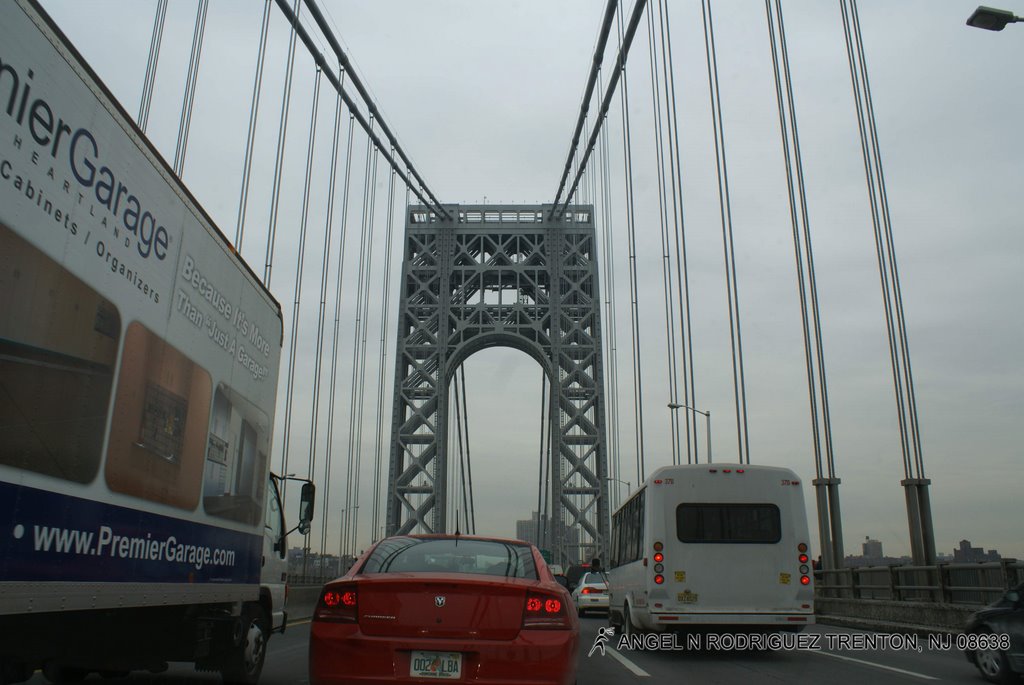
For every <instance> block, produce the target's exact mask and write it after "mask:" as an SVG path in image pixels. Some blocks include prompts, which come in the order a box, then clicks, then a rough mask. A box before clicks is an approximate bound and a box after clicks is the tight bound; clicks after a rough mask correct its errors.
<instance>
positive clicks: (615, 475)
mask: <svg viewBox="0 0 1024 685" xmlns="http://www.w3.org/2000/svg"><path fill="white" fill-rule="evenodd" d="M601 87H602V86H601V85H598V88H601ZM600 143H601V144H600V147H599V148H598V160H599V162H600V165H601V239H602V243H603V249H602V254H603V257H604V259H603V260H602V261H603V268H604V274H605V279H604V280H605V283H604V308H605V326H604V330H605V331H606V332H607V336H606V338H605V346H604V347H605V351H606V353H607V357H608V362H607V363H606V365H605V368H606V369H608V375H607V377H608V389H609V392H608V393H607V397H609V403H608V409H609V413H610V415H611V421H610V428H611V431H610V439H609V448H610V449H609V452H610V454H611V455H612V458H611V460H610V463H609V471H610V472H611V473H610V476H611V478H612V479H613V482H614V481H617V480H618V479H619V468H620V466H619V462H620V459H619V455H620V450H619V381H618V378H619V370H618V369H619V365H618V350H617V332H616V308H615V261H614V259H613V258H612V254H613V253H612V242H611V240H612V238H611V235H612V232H611V225H610V222H611V216H612V209H611V160H610V155H609V152H608V130H607V128H606V127H604V126H602V127H601V140H600ZM615 492H616V494H617V493H618V486H617V485H616V486H615ZM612 505H613V507H612V508H614V507H616V506H618V497H616V500H615V501H614V502H613V503H612Z"/></svg>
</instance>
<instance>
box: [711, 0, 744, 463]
mask: <svg viewBox="0 0 1024 685" xmlns="http://www.w3.org/2000/svg"><path fill="white" fill-rule="evenodd" d="M701 7H702V11H703V16H704V51H705V55H706V57H707V67H708V91H709V96H710V99H711V120H712V127H713V129H714V134H715V166H716V169H717V172H718V204H719V212H720V213H721V217H722V251H723V258H724V262H725V284H726V294H727V295H728V298H729V337H730V340H731V342H732V377H733V395H734V397H735V400H736V439H737V448H738V454H739V462H740V463H741V464H742V463H747V464H749V463H750V440H749V435H748V433H747V390H746V381H745V378H744V373H743V335H742V331H741V328H740V298H739V282H738V280H737V278H736V249H735V242H734V237H733V230H732V203H731V201H730V198H729V168H728V164H727V161H726V151H725V124H724V121H723V118H722V101H721V96H720V91H719V87H718V55H717V51H716V49H715V28H714V18H713V17H712V13H711V5H710V2H709V1H708V0H702V1H701Z"/></svg>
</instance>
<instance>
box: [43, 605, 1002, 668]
mask: <svg viewBox="0 0 1024 685" xmlns="http://www.w3.org/2000/svg"><path fill="white" fill-rule="evenodd" d="M581 622H582V625H583V629H582V634H581V636H580V655H579V670H578V682H579V684H580V685H612V684H614V685H620V684H622V683H635V684H636V685H648V684H649V685H654V684H655V683H672V684H673V685H675V684H677V683H716V684H722V685H741V684H742V685H748V684H749V683H779V684H784V683H801V684H805V683H813V684H827V685H860V684H861V683H871V685H887V684H888V683H894V684H901V683H918V684H921V685H924V684H927V683H940V682H942V683H973V684H974V685H978V684H980V683H983V682H984V681H983V680H982V679H981V677H980V676H979V675H978V671H977V670H976V669H975V668H974V666H972V665H971V664H969V663H968V662H967V660H966V659H965V658H964V656H963V654H962V653H960V652H959V651H956V650H955V649H952V650H949V651H942V650H929V648H928V641H927V639H926V638H921V643H920V647H921V651H920V652H918V651H916V650H913V649H902V650H891V649H886V650H881V649H874V650H871V649H863V650H855V649H853V648H852V645H851V648H846V649H842V648H839V646H838V645H835V646H834V647H833V648H830V647H829V645H828V644H827V640H828V639H832V640H838V639H840V638H837V637H833V638H828V637H827V636H829V635H831V636H840V635H846V636H855V635H864V636H870V635H877V634H876V633H868V632H866V631H859V630H851V629H847V628H837V627H833V626H826V625H818V626H812V627H810V628H808V629H807V631H805V632H804V633H803V634H802V635H805V636H813V635H818V636H820V637H818V641H819V644H818V647H819V649H810V648H803V649H792V650H780V651H770V650H762V651H750V650H742V651H741V650H735V651H722V650H718V651H715V650H702V651H688V650H685V649H683V650H676V651H631V650H627V649H622V650H615V649H614V648H608V649H606V652H605V654H604V656H602V655H601V654H600V651H599V650H595V652H594V654H593V655H592V656H588V652H589V651H590V649H591V647H592V646H593V644H594V639H595V638H596V637H597V635H598V629H599V628H600V627H602V626H604V625H605V623H606V619H604V618H603V617H597V616H595V617H586V618H583V619H581ZM805 639H806V638H805ZM842 639H846V638H842ZM849 639H850V640H853V639H854V638H853V637H850V638H849ZM616 640H617V638H616V637H613V638H611V641H610V642H609V643H608V644H609V646H611V645H614V644H616ZM308 643H309V621H308V619H307V620H300V621H296V622H295V623H294V624H293V625H291V626H289V628H288V631H287V632H286V633H285V634H284V635H275V636H274V637H273V639H271V641H270V645H269V651H268V654H267V662H266V666H265V667H264V670H263V677H262V678H261V679H260V683H261V685H306V683H308V682H309V678H308V670H307V649H308ZM683 646H684V647H685V645H683ZM808 647H809V646H808ZM524 666H525V665H524ZM99 680H100V679H99V678H98V676H96V675H92V676H90V677H89V679H88V681H92V682H95V681H99ZM29 682H30V683H31V685H45V683H46V681H45V680H44V679H43V677H42V675H41V674H39V673H37V674H36V675H35V676H34V677H33V679H32V680H31V681H29ZM109 682H110V685H129V684H132V685H136V684H139V685H141V684H145V685H173V684H177V683H183V684H191V685H212V684H214V683H219V682H220V678H219V676H218V675H216V674H213V673H196V672H195V671H194V670H192V667H191V666H189V665H184V664H172V665H171V667H170V669H168V671H167V672H165V673H161V674H158V675H150V674H142V673H134V674H132V675H131V676H129V677H128V678H122V679H116V680H111V681H109Z"/></svg>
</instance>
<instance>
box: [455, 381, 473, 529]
mask: <svg viewBox="0 0 1024 685" xmlns="http://www.w3.org/2000/svg"><path fill="white" fill-rule="evenodd" d="M459 368H462V364H459ZM452 390H453V393H454V396H455V411H454V412H453V413H454V414H455V433H456V436H457V438H456V443H457V449H458V455H459V474H458V476H459V480H460V488H459V489H460V490H461V491H462V512H463V513H462V515H463V516H464V517H465V519H464V520H465V521H466V527H465V528H462V526H461V525H460V521H459V514H458V512H456V514H455V530H460V529H461V530H465V532H466V533H470V532H471V531H470V528H469V489H468V488H467V487H466V452H465V450H464V449H463V446H462V423H463V414H462V410H463V407H464V406H465V405H464V404H463V400H464V399H465V398H464V396H463V393H461V392H460V389H459V369H455V373H454V374H452ZM453 476H454V474H453ZM454 491H455V490H454V489H452V490H450V492H454ZM456 501H458V498H456Z"/></svg>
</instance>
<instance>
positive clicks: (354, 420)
mask: <svg viewBox="0 0 1024 685" xmlns="http://www.w3.org/2000/svg"><path fill="white" fill-rule="evenodd" d="M372 123H373V122H372V121H371V128H372ZM365 172H366V175H365V176H364V178H363V218H362V236H361V237H360V241H359V277H358V282H357V287H356V300H357V301H356V321H355V324H356V325H355V331H354V336H353V340H352V346H353V353H352V393H351V396H350V404H349V434H348V454H349V463H348V484H347V486H348V497H347V501H348V507H347V509H346V519H347V520H346V531H345V539H346V546H345V548H346V551H349V552H354V551H355V547H356V539H355V538H356V530H357V524H358V514H359V471H360V461H361V459H362V419H363V406H362V397H363V385H364V380H365V377H366V374H365V370H366V365H365V361H366V328H367V324H368V322H367V318H368V311H367V310H368V306H369V302H368V300H369V292H370V276H371V274H372V271H371V269H372V261H371V258H372V256H373V201H374V194H375V190H376V176H377V148H376V146H375V145H374V144H373V142H372V141H370V140H367V143H366V167H365Z"/></svg>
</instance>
